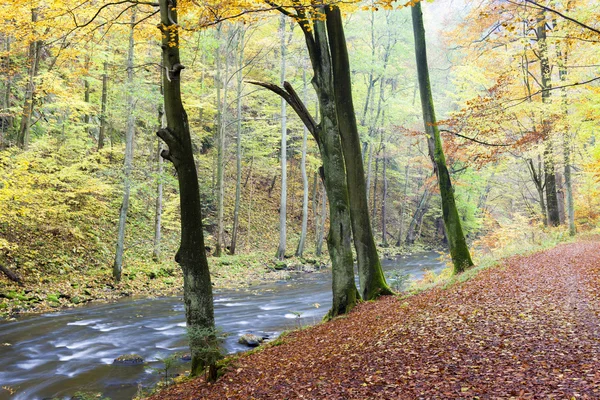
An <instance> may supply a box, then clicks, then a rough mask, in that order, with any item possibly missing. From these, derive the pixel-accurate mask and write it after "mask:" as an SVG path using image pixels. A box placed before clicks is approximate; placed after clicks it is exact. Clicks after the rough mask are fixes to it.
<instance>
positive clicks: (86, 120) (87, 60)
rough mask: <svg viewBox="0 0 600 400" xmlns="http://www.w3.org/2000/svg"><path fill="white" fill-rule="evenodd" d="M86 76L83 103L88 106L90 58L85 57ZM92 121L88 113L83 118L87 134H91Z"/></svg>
mask: <svg viewBox="0 0 600 400" xmlns="http://www.w3.org/2000/svg"><path fill="white" fill-rule="evenodd" d="M85 74H86V76H85V77H84V79H83V101H84V102H85V103H86V104H88V105H89V104H90V80H89V75H90V56H89V55H88V56H86V57H85ZM90 121H91V116H90V113H89V112H87V111H86V113H85V115H84V116H83V123H84V124H85V130H86V132H88V133H89V132H90V128H91V127H90Z"/></svg>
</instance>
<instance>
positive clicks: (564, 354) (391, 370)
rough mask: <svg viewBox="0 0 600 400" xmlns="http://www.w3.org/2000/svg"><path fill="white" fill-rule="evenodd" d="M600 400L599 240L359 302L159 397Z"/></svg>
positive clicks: (520, 257) (173, 388)
mask: <svg viewBox="0 0 600 400" xmlns="http://www.w3.org/2000/svg"><path fill="white" fill-rule="evenodd" d="M226 398H227V399H297V398H302V399H379V398H381V399H448V398H464V399H467V398H468V399H472V398H482V399H507V398H518V399H529V398H555V399H566V398H569V399H571V398H582V399H599V398H600V243H598V242H579V243H574V244H567V245H561V246H558V247H556V248H554V249H552V250H547V251H544V252H541V253H537V254H534V255H530V256H517V257H513V258H510V259H508V260H506V261H504V262H503V263H502V264H501V265H500V266H498V267H496V268H492V269H488V270H486V271H483V272H481V273H480V274H478V275H477V276H476V277H474V278H473V279H471V280H469V281H467V282H464V283H458V284H455V285H453V286H451V287H449V288H447V289H442V288H437V289H433V290H430V291H427V292H424V293H421V294H419V295H417V296H414V297H411V298H409V299H406V300H400V299H398V298H395V297H387V298H384V299H382V300H380V301H378V302H370V303H364V304H361V305H360V306H359V307H358V308H357V309H355V311H353V312H352V313H351V315H350V316H348V317H346V318H339V319H336V320H334V321H332V322H330V323H327V324H321V325H318V326H316V327H313V328H311V329H306V330H303V331H298V332H294V333H292V334H290V335H289V336H287V337H286V338H285V339H284V340H283V343H282V344H280V345H277V346H271V347H269V348H266V349H264V350H263V351H260V352H256V353H254V354H248V355H243V356H241V357H239V359H237V360H236V361H234V362H233V363H232V364H231V365H230V367H229V372H227V373H226V374H225V375H224V376H223V377H222V378H221V379H220V380H219V381H218V382H217V383H216V384H214V385H210V384H207V383H205V382H204V381H203V380H202V379H197V380H195V381H190V382H187V383H184V384H180V385H178V386H175V387H171V388H170V389H167V390H165V391H163V392H161V393H159V394H157V395H155V396H154V397H152V399H153V400H159V399H226Z"/></svg>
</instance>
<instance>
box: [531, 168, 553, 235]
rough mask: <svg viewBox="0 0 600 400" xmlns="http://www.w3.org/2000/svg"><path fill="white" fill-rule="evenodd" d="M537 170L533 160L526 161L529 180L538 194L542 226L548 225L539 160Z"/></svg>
mask: <svg viewBox="0 0 600 400" xmlns="http://www.w3.org/2000/svg"><path fill="white" fill-rule="evenodd" d="M538 161H539V162H538V169H536V168H535V165H534V164H533V160H532V159H531V158H530V159H528V160H527V167H528V168H529V173H530V175H531V180H532V181H533V184H534V185H535V188H536V190H537V192H538V197H539V203H540V209H541V212H542V220H543V221H544V225H548V213H547V211H546V202H545V201H544V186H545V185H546V183H545V181H544V180H543V179H544V178H543V175H542V174H543V168H542V165H541V160H538Z"/></svg>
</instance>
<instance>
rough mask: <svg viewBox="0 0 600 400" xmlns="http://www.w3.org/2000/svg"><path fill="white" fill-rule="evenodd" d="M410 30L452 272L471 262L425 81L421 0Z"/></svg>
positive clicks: (429, 87) (462, 269) (426, 75)
mask: <svg viewBox="0 0 600 400" xmlns="http://www.w3.org/2000/svg"><path fill="white" fill-rule="evenodd" d="M411 13H412V22H413V33H414V37H415V53H416V58H417V72H418V76H419V89H420V94H421V107H422V109H423V121H424V123H425V133H426V134H427V143H428V147H429V157H430V158H431V161H432V162H433V165H434V169H435V172H436V174H437V178H438V185H439V188H440V195H441V200H442V215H443V218H444V226H445V227H446V235H447V236H448V244H449V246H450V256H451V257H452V263H453V264H454V273H460V272H462V271H464V270H465V269H466V268H468V267H470V266H472V265H473V261H472V260H471V254H470V253H469V248H468V247H467V242H466V240H465V235H464V233H463V230H462V225H461V222H460V216H459V215H458V209H457V208H456V201H455V199H454V188H453V187H452V181H451V180H450V173H449V172H448V167H447V166H446V158H445V156H444V150H443V148H442V138H441V136H440V131H439V129H438V127H437V121H436V119H435V110H434V106H433V98H432V95H431V83H430V81H429V67H428V65H427V45H426V42H425V27H424V25H423V13H422V11H421V3H417V4H415V5H414V6H412V9H411Z"/></svg>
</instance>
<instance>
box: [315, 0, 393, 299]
mask: <svg viewBox="0 0 600 400" xmlns="http://www.w3.org/2000/svg"><path fill="white" fill-rule="evenodd" d="M325 15H326V20H327V35H328V38H329V48H330V51H331V64H332V73H333V80H334V87H333V93H332V95H333V96H334V98H335V109H336V115H337V124H338V128H339V132H340V138H341V143H342V150H343V154H344V160H345V162H346V179H347V184H348V187H349V188H352V190H350V191H349V200H350V215H351V219H352V234H353V238H354V247H355V248H356V254H357V258H358V278H359V283H360V292H361V295H362V298H363V299H365V300H372V299H375V298H377V297H378V296H381V295H387V294H392V290H391V289H390V288H389V286H388V285H387V283H386V281H385V277H384V275H383V270H382V268H381V262H380V260H379V254H378V253H377V246H376V245H375V239H374V237H373V230H372V227H371V221H370V218H369V206H368V202H367V190H366V182H365V171H364V167H363V163H362V161H361V160H362V149H361V143H360V137H359V135H358V127H357V124H356V114H355V112H354V104H353V101H352V80H351V77H350V61H349V58H348V49H347V47H346V37H345V35H344V26H343V21H342V14H341V11H340V9H339V8H338V7H337V6H328V7H326V9H325Z"/></svg>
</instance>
